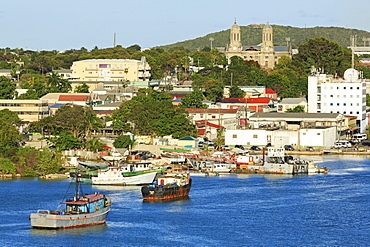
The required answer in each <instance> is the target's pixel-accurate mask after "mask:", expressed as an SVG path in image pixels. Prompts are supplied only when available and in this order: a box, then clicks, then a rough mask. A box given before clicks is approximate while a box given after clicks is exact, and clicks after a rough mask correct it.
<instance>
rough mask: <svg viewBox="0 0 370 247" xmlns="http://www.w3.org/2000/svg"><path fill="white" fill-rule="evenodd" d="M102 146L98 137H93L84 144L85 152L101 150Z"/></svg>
mask: <svg viewBox="0 0 370 247" xmlns="http://www.w3.org/2000/svg"><path fill="white" fill-rule="evenodd" d="M104 146H105V145H104V143H103V142H102V141H101V140H100V139H99V138H98V137H93V138H91V139H90V140H88V141H87V142H86V148H87V150H89V151H92V152H97V151H99V150H101V149H102V148H103V147H104Z"/></svg>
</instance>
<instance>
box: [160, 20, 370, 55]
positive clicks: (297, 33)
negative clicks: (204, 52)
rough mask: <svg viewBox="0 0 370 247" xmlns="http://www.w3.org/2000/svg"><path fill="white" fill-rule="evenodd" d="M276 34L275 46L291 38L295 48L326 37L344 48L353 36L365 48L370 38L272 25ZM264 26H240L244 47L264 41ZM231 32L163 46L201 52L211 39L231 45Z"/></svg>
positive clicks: (215, 44) (361, 34) (356, 32)
mask: <svg viewBox="0 0 370 247" xmlns="http://www.w3.org/2000/svg"><path fill="white" fill-rule="evenodd" d="M271 26H272V28H273V34H274V37H273V39H274V45H286V38H287V37H289V38H290V40H291V42H292V45H293V47H297V46H298V45H300V44H301V43H304V42H305V41H306V40H308V39H310V38H315V37H325V38H327V39H329V40H333V41H336V42H338V43H339V44H340V45H341V46H342V47H348V46H350V45H351V36H352V35H357V45H358V46H363V41H362V39H363V38H369V37H370V33H369V32H367V31H364V30H358V29H348V28H341V27H313V28H298V27H290V26H278V25H271ZM262 27H263V24H251V25H249V26H240V29H241V40H242V44H243V46H247V45H258V44H260V43H261V40H262V37H261V35H262ZM229 34H230V30H225V31H220V32H216V33H210V34H207V35H206V36H203V37H199V38H196V39H192V40H186V41H183V42H177V43H174V44H171V45H166V46H161V48H163V49H165V50H168V49H170V48H173V47H180V46H181V47H184V48H186V49H188V50H190V51H196V50H201V49H203V48H204V47H210V40H209V38H211V37H212V38H213V39H214V41H213V43H212V44H213V47H225V46H226V44H228V43H229Z"/></svg>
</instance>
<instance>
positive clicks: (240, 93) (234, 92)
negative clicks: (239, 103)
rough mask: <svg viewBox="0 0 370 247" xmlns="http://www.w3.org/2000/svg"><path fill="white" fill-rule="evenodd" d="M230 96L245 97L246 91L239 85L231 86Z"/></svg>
mask: <svg viewBox="0 0 370 247" xmlns="http://www.w3.org/2000/svg"><path fill="white" fill-rule="evenodd" d="M229 90H230V98H244V97H245V94H246V93H245V91H243V90H241V89H240V87H238V86H235V85H233V86H231V87H230V89H229Z"/></svg>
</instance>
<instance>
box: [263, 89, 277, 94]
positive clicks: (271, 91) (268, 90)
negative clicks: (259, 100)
mask: <svg viewBox="0 0 370 247" xmlns="http://www.w3.org/2000/svg"><path fill="white" fill-rule="evenodd" d="M265 94H276V92H275V91H274V90H272V89H271V88H266V90H265Z"/></svg>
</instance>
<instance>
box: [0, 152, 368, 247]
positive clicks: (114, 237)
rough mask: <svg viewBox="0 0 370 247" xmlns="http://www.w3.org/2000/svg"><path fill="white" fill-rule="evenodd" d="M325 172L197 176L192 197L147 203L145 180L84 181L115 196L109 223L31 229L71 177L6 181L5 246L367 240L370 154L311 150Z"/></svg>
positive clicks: (1, 241)
mask: <svg viewBox="0 0 370 247" xmlns="http://www.w3.org/2000/svg"><path fill="white" fill-rule="evenodd" d="M304 158H310V159H314V160H315V161H316V163H319V164H320V166H326V167H329V168H330V171H329V173H328V174H316V175H304V176H294V177H293V176H281V175H254V174H253V175H232V174H230V175H222V176H219V177H193V187H192V189H191V191H190V199H187V200H181V201H172V202H165V203H143V202H142V198H141V194H140V187H137V186H134V187H119V186H91V185H86V186H84V192H85V193H90V192H95V191H99V192H101V193H105V194H107V195H108V196H110V197H111V198H112V203H113V204H112V210H111V212H110V214H109V216H108V220H107V224H106V225H101V226H93V227H86V228H77V229H69V230H38V229H31V227H30V223H29V219H28V217H29V214H30V213H31V212H35V211H36V210H37V209H55V208H56V206H57V204H58V203H59V202H60V201H61V200H62V198H63V196H64V194H65V192H66V189H67V188H68V183H69V180H41V179H34V178H32V179H24V178H22V179H14V180H1V181H0V185H1V192H0V198H1V199H2V200H1V210H0V232H1V238H0V245H1V246H370V220H369V219H370V217H369V216H370V209H369V206H370V160H369V158H368V157H365V156H364V157H362V156H311V157H304Z"/></svg>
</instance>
